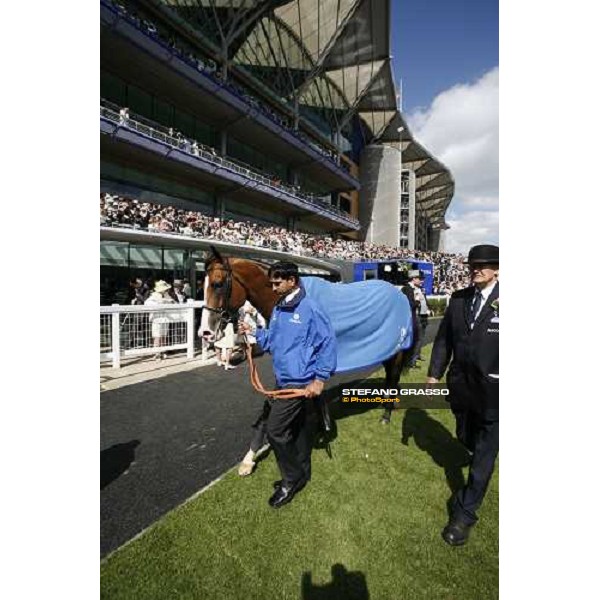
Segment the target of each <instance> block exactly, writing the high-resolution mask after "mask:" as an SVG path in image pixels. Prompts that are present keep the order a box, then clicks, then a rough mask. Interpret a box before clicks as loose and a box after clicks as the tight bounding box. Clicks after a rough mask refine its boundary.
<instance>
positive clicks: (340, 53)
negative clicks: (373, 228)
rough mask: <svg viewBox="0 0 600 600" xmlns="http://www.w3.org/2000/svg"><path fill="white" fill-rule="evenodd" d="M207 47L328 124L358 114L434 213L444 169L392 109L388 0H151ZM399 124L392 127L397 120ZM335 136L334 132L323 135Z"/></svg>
mask: <svg viewBox="0 0 600 600" xmlns="http://www.w3.org/2000/svg"><path fill="white" fill-rule="evenodd" d="M155 1H156V0H155ZM159 2H160V3H162V4H163V5H167V6H169V7H170V8H171V9H174V10H175V11H176V13H177V15H178V16H179V17H182V18H184V19H185V20H186V21H187V22H188V23H189V24H191V25H192V26H193V27H194V28H195V29H197V30H199V31H200V32H201V34H202V36H203V38H204V39H207V40H208V41H209V43H211V44H212V45H213V46H214V47H215V49H217V50H218V49H221V48H227V53H228V55H227V58H228V60H229V61H231V63H233V65H234V67H239V68H242V69H243V70H245V71H247V72H249V73H250V74H251V75H253V76H254V77H255V78H257V79H259V80H260V81H261V82H262V83H263V84H264V85H265V86H266V87H267V88H268V89H269V90H271V91H272V92H274V93H275V94H276V95H277V96H278V97H279V98H280V99H281V100H282V101H284V102H286V103H288V104H289V105H290V106H291V105H293V104H294V103H295V102H297V103H298V105H299V106H300V109H301V114H302V115H303V116H305V117H307V118H308V119H309V120H310V121H311V122H312V123H313V124H316V125H317V127H319V126H321V129H322V130H324V131H326V132H330V133H332V132H340V131H343V130H344V128H345V127H346V126H347V125H348V124H349V123H350V122H351V120H352V117H354V116H355V115H358V117H359V118H360V119H361V122H362V124H363V128H362V129H363V135H364V136H365V141H366V143H374V142H375V143H377V142H380V143H389V144H391V145H398V147H399V148H400V149H401V150H402V161H403V163H404V164H405V165H406V167H407V168H409V169H411V170H413V171H414V172H415V173H416V176H417V210H419V211H422V212H421V214H424V215H425V216H427V218H429V219H436V218H437V219H438V220H439V219H440V218H441V219H442V221H443V215H444V213H445V212H446V209H447V207H448V205H449V203H450V200H451V199H452V195H453V193H454V181H453V179H452V176H451V175H450V172H449V170H448V169H447V168H446V167H445V166H444V165H443V164H442V163H440V162H439V161H437V160H436V159H435V158H434V157H433V156H431V154H429V152H427V150H426V149H425V148H424V147H423V146H422V145H421V144H419V143H418V142H417V141H416V140H415V139H414V138H413V137H412V134H411V133H410V131H409V129H408V126H407V125H406V123H405V121H404V119H403V117H402V115H401V113H400V111H399V109H398V96H397V93H396V86H395V83H394V77H393V72H392V68H391V57H390V7H391V3H390V0H290V1H285V0H159ZM399 127H403V128H404V131H403V132H402V133H401V134H399V133H398V128H399ZM329 137H330V138H332V139H333V137H334V136H333V135H330V136H329Z"/></svg>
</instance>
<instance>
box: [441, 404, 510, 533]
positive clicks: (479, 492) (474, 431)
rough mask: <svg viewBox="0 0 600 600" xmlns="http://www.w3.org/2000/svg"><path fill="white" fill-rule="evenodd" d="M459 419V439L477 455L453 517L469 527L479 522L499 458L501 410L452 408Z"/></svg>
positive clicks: (453, 507) (455, 506) (473, 458)
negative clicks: (478, 517)
mask: <svg viewBox="0 0 600 600" xmlns="http://www.w3.org/2000/svg"><path fill="white" fill-rule="evenodd" d="M452 412H453V413H454V416H455V418H456V437H457V438H458V439H459V440H460V441H461V442H462V443H463V444H464V446H465V447H466V448H467V449H468V450H470V451H471V452H472V453H473V457H472V460H471V465H470V467H469V476H468V479H467V484H466V485H465V487H464V488H462V489H461V490H459V491H458V492H457V493H456V495H455V496H454V499H453V502H452V516H453V517H454V518H457V519H460V520H461V521H463V522H464V523H467V524H469V525H472V524H474V523H475V522H477V510H478V509H479V507H480V506H481V504H482V502H483V498H484V496H485V493H486V491H487V488H488V485H489V483H490V479H491V478H492V474H493V472H494V466H495V464H496V457H497V456H498V440H499V425H498V411H497V410H493V411H492V410H489V411H483V412H479V411H476V410H472V409H468V408H464V407H461V408H457V407H452Z"/></svg>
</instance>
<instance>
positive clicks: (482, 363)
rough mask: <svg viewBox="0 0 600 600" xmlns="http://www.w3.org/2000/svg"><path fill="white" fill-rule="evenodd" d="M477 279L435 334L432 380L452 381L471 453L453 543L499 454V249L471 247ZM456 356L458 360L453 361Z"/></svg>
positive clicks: (455, 509) (464, 535)
mask: <svg viewBox="0 0 600 600" xmlns="http://www.w3.org/2000/svg"><path fill="white" fill-rule="evenodd" d="M468 263H469V271H470V274H471V282H472V283H473V285H472V286H471V287H469V288H466V289H464V290H460V291H458V292H455V293H454V294H452V297H451V298H450V303H449V305H448V308H447V309H446V312H445V314H444V318H443V320H442V323H441V324H440V328H439V331H438V334H437V336H436V338H435V342H434V345H433V350H432V353H431V363H430V365H429V372H428V378H427V382H428V383H437V382H438V381H439V380H440V379H441V377H442V376H443V375H444V372H445V371H446V368H447V367H448V364H450V368H449V369H448V374H447V376H446V381H447V383H448V388H449V390H450V396H449V398H450V407H451V409H452V412H453V413H454V416H455V418H456V436H457V437H458V439H459V440H460V441H461V442H462V443H463V444H464V445H465V447H466V448H467V450H469V452H470V453H471V457H472V458H471V464H470V469H469V478H468V480H467V484H466V486H465V487H464V488H463V489H462V490H460V491H459V492H458V493H457V494H455V496H454V497H453V499H452V503H451V516H450V521H449V523H448V525H446V527H445V528H444V530H443V531H442V537H443V538H444V540H445V541H446V542H447V543H448V544H450V545H451V546H460V545H462V544H464V543H466V541H467V539H468V536H469V531H470V529H471V527H472V526H473V525H474V524H475V523H476V522H477V514H476V512H477V510H478V509H479V507H480V506H481V503H482V501H483V497H484V495H485V492H486V490H487V487H488V484H489V482H490V479H491V477H492V473H493V472H494V465H495V462H496V456H497V455H498V380H499V368H498V348H499V343H498V340H499V323H500V319H499V310H500V304H499V287H500V284H499V282H498V273H499V270H498V269H499V264H500V262H499V249H498V247H497V246H492V245H487V244H484V245H480V246H474V247H473V248H471V250H470V251H469V257H468ZM450 361H452V362H450Z"/></svg>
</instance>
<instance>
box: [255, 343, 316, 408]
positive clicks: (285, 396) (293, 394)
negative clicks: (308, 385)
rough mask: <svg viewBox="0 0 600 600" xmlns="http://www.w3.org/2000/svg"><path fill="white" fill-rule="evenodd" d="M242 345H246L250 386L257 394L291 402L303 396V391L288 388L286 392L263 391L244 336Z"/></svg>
mask: <svg viewBox="0 0 600 600" xmlns="http://www.w3.org/2000/svg"><path fill="white" fill-rule="evenodd" d="M244 343H245V344H246V357H247V359H248V364H249V365H250V381H251V383H252V386H253V387H254V389H255V390H256V391H257V392H258V393H259V394H264V395H265V396H267V397H269V398H279V399H282V400H291V399H292V398H300V397H303V396H304V394H305V390H301V389H297V388H290V389H287V390H265V388H264V386H263V384H262V382H261V381H260V377H259V376H258V368H257V367H256V364H255V363H254V360H252V346H251V345H250V344H249V343H248V338H247V336H246V334H244Z"/></svg>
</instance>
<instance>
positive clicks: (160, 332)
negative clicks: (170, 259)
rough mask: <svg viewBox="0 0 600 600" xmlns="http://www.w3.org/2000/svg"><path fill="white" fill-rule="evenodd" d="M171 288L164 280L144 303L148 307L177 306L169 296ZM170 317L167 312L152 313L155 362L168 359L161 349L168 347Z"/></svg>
mask: <svg viewBox="0 0 600 600" xmlns="http://www.w3.org/2000/svg"><path fill="white" fill-rule="evenodd" d="M170 289H171V286H170V285H169V284H168V283H167V282H166V281H163V280H162V279H161V280H160V281H157V282H156V283H155V284H154V290H153V291H152V293H151V294H150V296H149V297H148V299H147V300H146V301H145V302H144V304H146V305H148V306H159V305H162V304H175V301H174V300H173V299H172V298H171V297H170V296H169V294H168V292H169V290H170ZM169 322H170V319H169V315H168V313H167V312H160V311H156V312H152V313H150V323H151V324H152V339H153V344H154V348H155V349H156V350H157V353H156V354H155V355H154V359H155V360H163V359H164V358H166V356H167V355H166V353H164V352H162V353H161V352H160V350H159V349H160V348H161V347H163V346H166V345H167V337H168V335H169Z"/></svg>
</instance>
